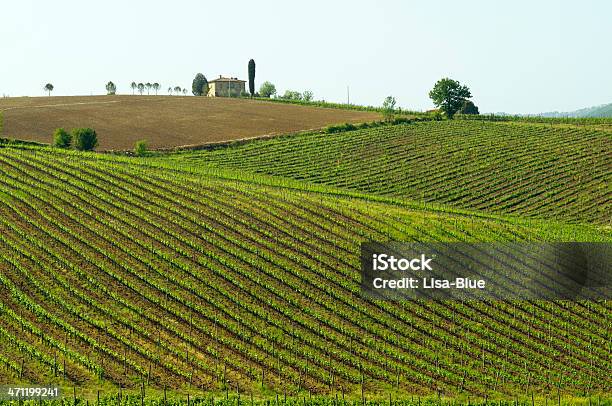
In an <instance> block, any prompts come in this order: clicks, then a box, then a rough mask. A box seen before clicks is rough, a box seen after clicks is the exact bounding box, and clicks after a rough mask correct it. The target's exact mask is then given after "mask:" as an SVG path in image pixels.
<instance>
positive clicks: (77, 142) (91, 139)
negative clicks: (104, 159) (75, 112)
mask: <svg viewBox="0 0 612 406" xmlns="http://www.w3.org/2000/svg"><path fill="white" fill-rule="evenodd" d="M72 140H73V142H74V148H76V149H78V150H79V151H93V149H94V148H95V147H97V146H98V135H97V134H96V131H95V130H93V129H92V128H75V129H73V130H72Z"/></svg>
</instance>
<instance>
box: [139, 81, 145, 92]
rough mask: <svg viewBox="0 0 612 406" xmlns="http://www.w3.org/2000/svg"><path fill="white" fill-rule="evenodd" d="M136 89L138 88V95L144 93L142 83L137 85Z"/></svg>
mask: <svg viewBox="0 0 612 406" xmlns="http://www.w3.org/2000/svg"><path fill="white" fill-rule="evenodd" d="M137 87H138V93H140V94H142V92H144V89H145V85H144V84H142V83H139V84H138V85H137Z"/></svg>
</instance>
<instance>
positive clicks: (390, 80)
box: [0, 0, 612, 113]
mask: <svg viewBox="0 0 612 406" xmlns="http://www.w3.org/2000/svg"><path fill="white" fill-rule="evenodd" d="M611 40H612V2H611V1H607V0H599V1H598V0H592V1H591V0H581V1H554V0H529V1H521V0H519V1H506V2H503V3H502V2H499V1H498V2H494V1H470V0H464V1H451V0H437V1H423V0H419V1H384V0H370V1H356V0H350V1H336V0H326V1H318V0H308V1H301V2H295V1H286V0H285V1H257V0H250V1H219V0H217V1H211V2H204V1H187V0H173V1H166V0H164V1H141V0H131V1H130V0H106V1H96V0H91V1H83V0H78V1H76V0H75V1H69V0H54V1H43V0H36V1H35V0H7V1H4V2H2V5H1V6H0V43H1V44H2V46H1V56H0V94H7V95H10V96H23V95H29V96H42V95H44V92H43V90H42V88H43V86H44V84H45V83H47V82H51V83H52V84H53V85H54V86H55V91H54V92H53V94H54V95H86V94H102V93H104V92H105V90H104V86H105V84H106V82H108V81H109V80H112V81H113V82H114V83H115V84H117V86H118V93H131V89H130V88H129V84H130V83H131V82H132V81H136V82H143V83H145V82H152V83H153V82H159V83H160V84H161V85H162V89H167V88H168V86H170V85H172V86H173V87H174V86H176V85H178V86H182V87H187V88H189V89H191V81H192V79H193V77H194V76H195V74H196V73H197V72H202V73H204V75H205V76H206V77H207V78H208V79H214V78H215V77H218V75H220V74H223V75H231V76H238V77H239V78H241V79H247V62H248V60H249V59H250V58H253V59H255V62H256V64H257V75H256V85H257V88H259V85H260V84H261V83H262V82H263V81H265V80H269V81H271V82H273V83H274V84H275V85H276V87H277V89H278V90H279V92H280V93H282V92H284V91H285V90H287V89H292V90H299V91H303V90H306V89H309V90H312V91H313V92H314V95H315V98H316V99H325V100H327V101H335V102H344V101H346V87H347V86H349V87H350V95H351V102H352V103H357V104H372V105H380V104H381V103H382V100H383V99H384V98H385V97H386V96H388V95H393V96H394V97H395V98H396V99H397V102H398V104H399V105H400V106H402V107H405V108H410V109H415V110H424V109H429V108H431V107H432V105H431V101H430V100H429V98H428V95H427V94H428V92H429V90H430V89H431V87H432V86H433V84H434V83H435V81H436V80H438V79H440V78H441V77H445V76H448V77H451V78H453V79H456V80H459V81H460V82H462V83H464V84H466V85H468V86H469V87H470V89H471V90H472V94H473V96H474V97H473V101H474V102H475V103H476V104H477V105H478V106H479V107H480V110H481V112H501V111H504V112H508V113H537V112H545V111H553V110H559V111H568V110H574V109H578V108H582V107H588V106H593V105H598V104H603V103H611V102H612V75H611V74H610V72H612V51H611V48H612V41H611ZM164 93H165V91H164Z"/></svg>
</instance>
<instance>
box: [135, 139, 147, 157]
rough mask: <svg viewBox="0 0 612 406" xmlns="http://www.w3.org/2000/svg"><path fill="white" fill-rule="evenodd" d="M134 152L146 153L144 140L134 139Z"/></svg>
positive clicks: (142, 154)
mask: <svg viewBox="0 0 612 406" xmlns="http://www.w3.org/2000/svg"><path fill="white" fill-rule="evenodd" d="M134 154H136V156H145V155H146V154H147V141H146V140H140V141H136V146H135V147H134Z"/></svg>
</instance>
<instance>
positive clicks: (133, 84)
mask: <svg viewBox="0 0 612 406" xmlns="http://www.w3.org/2000/svg"><path fill="white" fill-rule="evenodd" d="M130 87H131V88H132V94H134V90H136V89H137V88H138V85H137V84H136V82H132V84H131V85H130Z"/></svg>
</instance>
